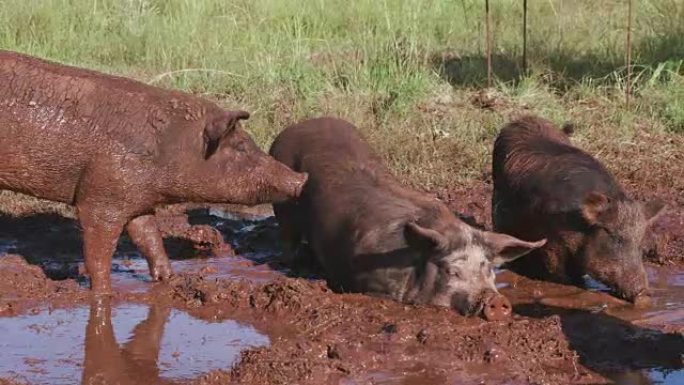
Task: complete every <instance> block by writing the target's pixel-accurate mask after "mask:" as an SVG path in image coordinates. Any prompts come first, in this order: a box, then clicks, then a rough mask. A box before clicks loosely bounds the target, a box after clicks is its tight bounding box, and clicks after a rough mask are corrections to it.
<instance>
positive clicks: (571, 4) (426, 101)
mask: <svg viewBox="0 0 684 385" xmlns="http://www.w3.org/2000/svg"><path fill="white" fill-rule="evenodd" d="M491 3H492V31H493V36H494V41H493V45H494V46H493V48H494V49H493V52H494V55H495V58H494V59H495V60H494V71H495V75H496V76H497V79H496V84H495V87H494V88H493V89H490V90H487V91H486V92H481V90H482V89H483V86H484V79H485V73H486V70H485V65H484V46H485V41H484V24H483V20H484V17H483V11H484V1H483V0H403V1H399V0H354V1H349V0H289V1H280V0H237V1H227V0H22V1H19V0H0V47H1V48H4V49H11V50H17V51H22V52H26V53H30V54H34V55H38V56H42V57H46V58H50V59H54V60H58V61H61V62H65V63H69V64H74V65H79V66H84V67H90V68H95V69H99V70H103V71H106V72H110V73H116V74H123V75H126V76H131V77H134V78H137V79H140V80H142V81H146V82H150V83H154V84H158V85H160V86H165V87H174V88H179V89H182V90H186V91H190V92H194V93H197V94H201V95H205V96H206V97H209V98H212V99H215V100H217V101H219V102H220V103H221V104H222V105H225V106H227V107H238V106H239V107H241V108H245V109H248V110H250V111H252V113H253V117H252V118H251V119H250V121H249V123H248V125H247V128H248V130H250V132H251V133H252V134H253V135H254V137H255V138H256V139H257V141H258V142H259V143H260V144H261V145H262V146H264V147H267V146H268V145H269V144H270V141H271V140H272V139H273V137H274V136H275V134H276V133H277V132H278V131H279V130H281V129H282V128H283V127H284V126H285V125H287V124H289V123H292V122H294V121H297V120H299V119H302V118H305V117H310V116H316V115H320V114H334V115H338V116H342V117H345V118H347V119H349V120H351V121H353V122H354V123H356V124H357V125H358V126H359V127H361V128H362V129H363V130H364V131H365V132H366V134H367V136H368V138H369V139H370V140H371V142H372V143H373V145H374V146H375V147H376V148H377V149H378V150H379V151H380V152H381V153H382V154H383V155H384V156H385V157H386V159H387V160H388V162H389V163H390V165H391V166H392V168H393V169H394V170H396V172H397V173H398V174H400V175H402V176H403V177H405V178H406V180H407V181H409V182H410V183H414V184H416V185H420V186H424V187H426V188H436V187H445V186H450V185H454V184H463V183H469V182H470V181H473V180H476V179H478V178H482V175H483V172H485V171H486V170H488V168H489V153H490V149H491V145H492V141H493V138H494V136H495V135H496V132H497V129H498V128H499V127H500V126H501V124H503V123H504V122H505V121H507V120H508V119H510V118H511V117H514V116H516V115H519V114H521V113H527V112H532V113H537V114H540V115H542V116H544V117H547V118H549V119H551V120H553V121H555V122H557V123H559V124H560V123H563V122H565V121H572V122H574V123H575V124H576V127H577V129H576V139H575V140H576V142H577V143H578V144H579V145H580V146H582V147H584V148H586V149H588V150H589V151H590V152H592V153H593V154H596V155H597V156H598V157H600V158H601V159H603V160H605V161H606V162H607V163H608V165H609V167H610V168H611V169H613V170H614V171H616V172H617V173H618V175H620V177H621V178H623V179H624V180H626V182H630V181H632V182H633V183H642V182H643V181H650V180H652V179H654V178H655V179H657V180H658V183H659V185H664V186H665V187H667V188H670V189H680V190H678V191H684V181H683V180H684V177H682V176H681V175H682V174H684V170H683V168H684V167H683V166H682V164H683V163H684V155H683V154H684V149H683V148H684V139H683V138H684V63H683V61H684V23H683V22H682V20H684V0H643V1H635V2H634V3H635V9H634V14H635V22H634V55H633V62H634V67H633V68H634V77H633V79H631V81H632V83H633V87H634V92H635V96H634V99H633V103H632V105H631V106H630V108H627V107H626V105H625V103H624V88H625V86H626V82H627V81H628V79H627V78H626V67H625V60H624V54H625V30H626V15H627V0H619V1H618V0H605V1H594V0H565V1H563V0H548V1H541V0H540V1H530V2H529V3H530V9H529V41H528V47H529V53H528V56H529V62H530V71H529V73H526V74H522V73H521V70H520V65H519V63H520V55H521V47H522V38H521V30H522V1H519V0H496V1H492V2H491ZM483 104H486V105H487V106H488V107H487V108H483V107H482V105H483ZM645 165H646V166H648V167H645ZM673 191H677V190H673Z"/></svg>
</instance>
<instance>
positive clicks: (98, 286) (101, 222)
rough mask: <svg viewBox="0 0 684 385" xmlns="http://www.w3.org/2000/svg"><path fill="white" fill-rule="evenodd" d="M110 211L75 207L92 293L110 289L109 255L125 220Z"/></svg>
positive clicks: (110, 257) (114, 247)
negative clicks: (81, 232) (81, 231)
mask: <svg viewBox="0 0 684 385" xmlns="http://www.w3.org/2000/svg"><path fill="white" fill-rule="evenodd" d="M115 214H116V213H112V212H111V211H109V212H108V211H106V210H103V211H99V210H98V211H93V210H90V209H88V208H87V206H86V207H83V206H79V207H78V217H79V221H80V222H81V227H82V228H83V255H84V258H85V265H86V270H87V271H88V275H90V287H91V289H92V290H93V292H94V293H95V294H108V293H111V291H112V281H111V272H112V255H113V254H114V251H115V250H116V244H117V241H118V240H119V236H120V235H121V232H122V231H123V228H124V225H125V223H126V220H118V219H117V218H116V215H115Z"/></svg>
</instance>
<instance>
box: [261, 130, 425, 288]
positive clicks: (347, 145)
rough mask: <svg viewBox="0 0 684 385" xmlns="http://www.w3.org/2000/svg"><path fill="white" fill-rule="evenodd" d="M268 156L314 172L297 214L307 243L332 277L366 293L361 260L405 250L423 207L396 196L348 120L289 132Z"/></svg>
mask: <svg viewBox="0 0 684 385" xmlns="http://www.w3.org/2000/svg"><path fill="white" fill-rule="evenodd" d="M270 152H271V155H272V156H274V157H275V158H276V159H277V160H279V161H281V162H283V163H285V164H286V165H287V166H289V167H291V168H293V169H294V170H295V171H299V172H307V173H308V174H309V179H308V181H307V183H306V185H305V187H304V191H303V193H302V195H301V196H300V198H299V200H298V206H297V210H298V212H299V214H298V215H301V217H302V219H303V220H302V223H301V225H302V226H303V228H302V230H303V233H304V237H305V238H306V239H307V240H308V242H309V245H310V246H311V247H312V250H313V251H314V254H316V256H317V258H318V259H319V261H320V262H321V264H322V265H323V267H324V268H325V270H326V272H327V275H328V278H329V279H331V280H332V281H333V282H334V283H337V284H339V285H341V286H343V287H344V288H345V289H346V290H352V291H357V290H362V289H363V288H360V287H357V285H356V280H355V277H357V276H358V271H357V268H358V266H359V265H360V264H359V262H361V261H358V260H355V258H362V257H363V255H369V254H381V253H383V252H385V251H390V250H394V249H396V248H398V247H400V246H401V245H402V244H403V243H404V240H403V233H402V232H401V231H398V230H397V229H399V230H401V229H402V226H400V225H399V224H400V222H401V223H404V222H406V221H408V218H411V217H416V216H417V215H418V214H417V213H418V211H419V210H420V209H419V208H418V207H417V206H416V205H415V204H414V203H413V202H412V201H411V199H409V198H408V197H407V196H402V195H401V194H398V192H399V191H400V189H399V188H398V187H397V186H396V184H397V182H396V181H395V179H394V178H393V177H392V176H391V174H390V173H389V171H388V170H387V168H386V167H385V166H384V165H383V164H382V162H381V160H380V158H379V157H378V156H377V155H376V154H374V153H373V151H372V150H371V148H370V147H369V146H368V144H367V143H366V142H365V141H364V140H363V138H362V137H361V136H360V135H359V133H358V132H357V131H356V128H355V127H354V126H353V125H351V124H350V123H348V122H345V121H343V120H339V119H332V118H319V119H312V120H308V121H305V122H302V123H299V124H297V125H294V126H290V127H288V128H287V129H285V130H284V131H283V132H282V133H281V134H280V135H279V136H278V138H277V139H276V140H275V141H274V143H273V146H272V147H271V151H270ZM395 263H400V262H399V261H395Z"/></svg>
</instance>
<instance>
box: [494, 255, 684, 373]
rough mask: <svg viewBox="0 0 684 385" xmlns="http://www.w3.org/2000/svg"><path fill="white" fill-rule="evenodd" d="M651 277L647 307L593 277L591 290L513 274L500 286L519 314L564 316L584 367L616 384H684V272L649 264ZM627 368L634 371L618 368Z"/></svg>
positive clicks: (501, 279)
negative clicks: (618, 296) (612, 291)
mask: <svg viewBox="0 0 684 385" xmlns="http://www.w3.org/2000/svg"><path fill="white" fill-rule="evenodd" d="M647 272H648V276H649V282H650V285H651V287H650V290H651V303H650V304H649V305H648V306H644V307H642V308H635V307H634V306H632V305H631V304H628V303H626V302H623V301H621V300H618V299H616V298H614V297H612V296H611V295H610V294H609V290H608V289H607V288H606V287H605V286H603V285H601V284H600V283H598V282H596V281H594V280H592V279H591V278H590V277H586V284H587V287H586V290H584V289H581V288H576V287H572V286H565V285H557V284H552V283H547V282H538V281H532V280H529V279H526V278H524V277H521V276H518V275H516V274H514V273H512V272H509V271H502V272H501V273H500V274H499V276H498V280H497V281H498V282H499V284H500V287H502V288H501V292H502V293H504V294H505V295H506V296H508V298H510V299H511V302H512V303H513V305H514V309H515V310H516V312H517V313H519V314H523V315H526V316H531V317H539V316H544V315H550V314H558V315H560V317H561V320H562V323H563V329H564V332H565V334H566V336H567V337H568V339H569V340H570V342H571V345H573V348H574V349H575V350H577V351H578V353H579V354H580V356H581V357H582V358H583V359H584V362H583V363H584V364H585V365H587V366H589V367H593V368H594V369H596V370H597V371H600V372H602V373H603V374H604V376H605V377H607V378H609V379H610V380H612V381H614V383H615V384H618V385H655V384H662V385H679V384H684V369H682V367H683V366H684V339H683V338H682V334H683V333H684V268H683V267H681V266H667V267H664V266H653V265H647ZM623 349H624V350H623ZM631 349H633V350H631ZM621 350H623V351H621ZM616 354H617V355H616ZM625 365H626V366H628V367H631V368H634V369H627V370H620V369H617V368H616V367H620V366H625Z"/></svg>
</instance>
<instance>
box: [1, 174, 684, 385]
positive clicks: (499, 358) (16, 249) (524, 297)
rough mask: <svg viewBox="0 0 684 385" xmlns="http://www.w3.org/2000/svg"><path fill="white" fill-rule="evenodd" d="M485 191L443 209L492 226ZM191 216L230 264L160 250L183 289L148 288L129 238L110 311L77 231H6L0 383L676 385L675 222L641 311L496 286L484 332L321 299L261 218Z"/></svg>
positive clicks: (388, 307)
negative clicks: (508, 305)
mask: <svg viewBox="0 0 684 385" xmlns="http://www.w3.org/2000/svg"><path fill="white" fill-rule="evenodd" d="M487 188H488V186H487V185H486V183H482V185H481V187H480V188H473V189H469V190H465V189H464V190H463V191H451V192H449V193H444V192H442V193H439V195H441V196H442V198H444V199H445V200H447V201H450V202H451V204H452V208H453V209H454V210H456V211H458V212H462V213H464V215H465V216H466V217H467V216H470V217H471V218H470V220H471V221H473V222H474V223H485V226H486V223H487V221H488V218H489V215H488V214H487V210H488V207H489V204H488V202H487V201H486V199H487V197H488V190H487ZM466 192H468V193H467V194H466ZM450 197H451V198H452V199H449V198H450ZM455 202H459V203H458V204H456V203H455ZM187 208H190V209H192V211H191V212H190V215H189V218H188V219H189V222H190V223H191V224H193V225H202V226H204V225H210V226H212V227H214V228H216V229H218V231H219V232H220V234H221V235H222V237H223V238H224V239H225V240H226V241H227V242H228V243H230V245H231V246H232V247H231V249H230V250H228V251H225V252H221V251H215V250H214V251H212V250H203V251H202V252H197V251H196V250H195V249H193V248H191V247H187V245H185V246H184V245H182V244H181V243H174V242H170V243H168V244H167V248H168V250H169V254H170V255H171V256H172V258H173V262H172V266H173V268H174V270H175V272H176V273H177V274H176V275H175V276H174V277H173V278H172V279H171V280H170V282H168V283H157V284H155V283H152V282H150V281H149V277H148V275H147V266H146V264H145V262H144V260H143V259H141V258H140V256H139V254H138V253H137V251H136V250H135V248H134V247H133V246H132V245H131V244H130V242H129V241H128V240H127V239H125V237H123V239H122V241H121V242H120V244H119V248H118V251H117V253H116V255H115V261H114V272H113V280H114V284H113V285H114V289H115V291H116V294H115V295H114V296H113V297H112V298H111V299H110V300H107V301H95V300H93V299H92V298H91V295H90V293H88V291H87V290H86V289H85V288H84V285H83V284H84V283H85V278H84V277H83V276H82V274H81V273H82V269H81V268H80V265H81V263H82V259H81V256H80V254H81V253H80V237H79V232H78V228H77V226H76V225H75V222H73V220H71V219H64V218H61V217H57V216H54V215H51V214H45V215H42V216H35V217H26V218H9V217H0V237H1V239H0V248H1V250H0V252H2V253H11V254H4V255H2V256H0V334H2V335H4V336H8V335H11V336H13V338H2V339H0V384H2V385H16V384H62V383H63V384H75V383H84V384H115V383H117V384H123V385H129V384H138V383H140V384H143V383H144V384H162V383H163V384H187V383H190V384H196V385H217V384H226V383H236V384H340V385H341V384H407V385H408V384H412V385H426V384H603V383H616V384H629V385H637V384H638V385H646V384H649V385H650V384H680V383H684V362H683V360H684V357H683V354H684V266H683V265H682V263H680V262H681V261H682V254H683V253H682V251H683V249H682V248H681V246H682V245H681V244H680V243H678V242H681V240H682V233H681V231H682V224H681V222H678V221H681V218H682V216H681V214H682V212H681V211H679V212H678V214H676V215H673V216H670V214H668V216H666V217H664V218H661V220H660V221H659V222H658V224H657V225H656V226H661V227H659V228H658V229H659V230H658V231H656V232H655V233H656V235H658V236H664V237H669V238H667V242H663V244H662V247H661V248H660V249H656V253H655V254H654V256H655V257H657V258H655V257H653V256H652V257H649V260H652V261H654V262H658V263H660V264H656V263H649V264H648V271H649V277H650V282H651V285H652V289H653V302H652V304H651V306H649V307H645V308H642V309H636V308H634V307H632V306H630V305H628V304H626V303H623V302H622V301H620V300H617V299H615V298H613V297H611V296H610V295H608V294H607V293H605V292H604V291H603V289H602V288H601V287H600V286H599V285H597V284H594V283H592V282H588V283H587V289H582V288H577V287H571V286H564V285H557V284H551V283H545V282H537V281H532V280H529V279H526V278H524V277H521V276H518V275H516V274H514V273H511V272H508V271H502V272H500V273H499V275H498V279H497V282H498V285H499V286H500V287H501V291H502V293H503V294H504V295H506V296H508V297H509V298H510V299H511V301H512V303H513V305H514V312H515V313H516V315H515V316H514V318H513V319H512V320H510V321H505V322H490V323H487V322H485V321H483V320H480V319H477V318H464V317H461V316H459V315H457V314H455V313H453V312H451V311H449V310H446V309H441V308H434V307H430V306H409V305H404V304H400V303H396V302H393V301H389V300H383V299H378V298H371V297H367V296H363V295H358V294H343V295H340V294H335V293H333V292H331V291H330V290H329V289H328V288H327V287H326V285H325V283H324V281H321V280H319V279H315V278H314V279H312V278H311V276H310V273H309V272H301V271H293V270H290V269H288V267H287V266H284V265H282V264H280V263H279V262H278V260H277V254H278V253H279V250H278V241H277V225H276V223H275V221H274V219H273V218H272V217H269V211H268V209H258V210H256V211H249V212H244V211H242V212H231V211H234V209H235V208H234V207H216V208H212V209H206V208H198V207H186V208H184V209H187ZM679 210H681V208H679ZM673 240H674V241H673ZM13 254H20V255H21V256H22V257H19V256H17V255H13ZM24 258H25V259H24ZM25 260H26V261H29V263H27V262H26V261H25ZM663 264H665V266H663ZM305 273H306V274H305ZM302 276H304V277H302Z"/></svg>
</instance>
